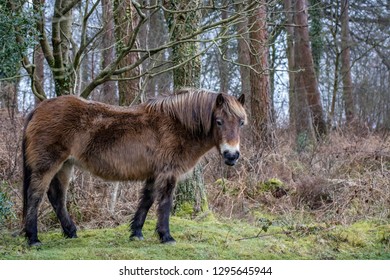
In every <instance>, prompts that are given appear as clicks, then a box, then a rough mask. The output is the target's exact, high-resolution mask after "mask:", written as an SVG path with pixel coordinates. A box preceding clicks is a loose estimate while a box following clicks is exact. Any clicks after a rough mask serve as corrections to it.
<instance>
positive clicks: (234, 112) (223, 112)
mask: <svg viewBox="0 0 390 280" xmlns="http://www.w3.org/2000/svg"><path fill="white" fill-rule="evenodd" d="M244 102H245V96H244V95H241V96H240V97H239V98H238V99H236V98H234V97H232V96H230V95H226V94H222V93H220V94H218V96H217V98H216V101H215V108H214V113H213V122H214V123H213V126H212V127H213V133H214V139H215V145H216V147H217V149H218V150H219V152H220V154H221V155H222V157H223V158H224V160H225V164H227V165H230V166H233V165H235V164H236V162H237V160H238V158H239V157H240V130H241V127H242V126H243V125H245V124H246V123H247V116H246V113H245V109H244V107H243V105H244Z"/></svg>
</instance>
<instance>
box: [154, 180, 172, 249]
mask: <svg viewBox="0 0 390 280" xmlns="http://www.w3.org/2000/svg"><path fill="white" fill-rule="evenodd" d="M160 183H161V184H160V185H159V186H158V187H159V190H158V192H159V193H158V195H159V200H158V208H157V215H158V218H157V227H156V232H157V233H158V235H159V237H160V241H161V243H175V239H174V238H173V237H172V236H171V234H170V231H169V216H170V214H171V209H172V197H173V190H174V189H175V186H176V178H174V177H170V178H168V179H165V180H162V181H160Z"/></svg>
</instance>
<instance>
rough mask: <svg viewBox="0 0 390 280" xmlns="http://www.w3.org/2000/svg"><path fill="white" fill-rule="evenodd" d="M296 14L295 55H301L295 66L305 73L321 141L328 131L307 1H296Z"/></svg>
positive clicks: (306, 87)
mask: <svg viewBox="0 0 390 280" xmlns="http://www.w3.org/2000/svg"><path fill="white" fill-rule="evenodd" d="M295 13H296V14H295V24H296V30H295V39H296V40H295V49H296V51H295V54H296V55H297V54H298V55H299V57H297V56H295V64H296V68H297V69H299V70H302V71H304V72H305V74H304V75H305V77H304V79H303V78H302V80H303V82H304V86H305V90H306V94H307V102H308V105H309V106H310V110H311V113H312V122H313V126H314V131H315V134H316V138H317V139H319V138H321V136H322V135H324V134H326V131H327V129H326V123H325V119H324V116H323V111H322V105H321V97H320V91H319V88H318V83H317V77H316V73H315V70H314V64H313V57H312V53H311V49H310V40H309V30H308V15H307V7H306V2H305V0H296V1H295ZM300 80H301V79H298V81H300ZM296 88H297V85H296ZM302 94H303V93H302ZM300 109H301V108H300Z"/></svg>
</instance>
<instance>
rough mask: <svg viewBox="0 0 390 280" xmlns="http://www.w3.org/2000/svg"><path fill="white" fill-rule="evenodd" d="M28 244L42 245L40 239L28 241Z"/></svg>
mask: <svg viewBox="0 0 390 280" xmlns="http://www.w3.org/2000/svg"><path fill="white" fill-rule="evenodd" d="M28 245H29V246H30V247H39V246H42V243H41V241H39V240H37V241H31V242H28Z"/></svg>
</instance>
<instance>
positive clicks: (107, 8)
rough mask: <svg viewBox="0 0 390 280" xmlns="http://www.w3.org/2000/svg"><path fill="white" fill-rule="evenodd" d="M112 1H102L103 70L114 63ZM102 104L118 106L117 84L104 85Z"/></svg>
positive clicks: (110, 82)
mask: <svg viewBox="0 0 390 280" xmlns="http://www.w3.org/2000/svg"><path fill="white" fill-rule="evenodd" d="M112 9H113V7H112V1H111V0H102V10H103V22H104V24H105V25H104V31H103V32H104V33H103V39H102V69H104V68H106V67H107V66H109V65H110V64H111V63H112V62H113V61H114V55H115V49H114V44H115V40H114V33H113V29H114V21H113V12H112ZM98 99H99V100H100V101H101V102H104V103H108V104H112V105H114V104H117V101H116V96H115V82H113V81H106V82H105V83H103V85H102V90H101V93H100V97H99V98H98Z"/></svg>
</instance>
